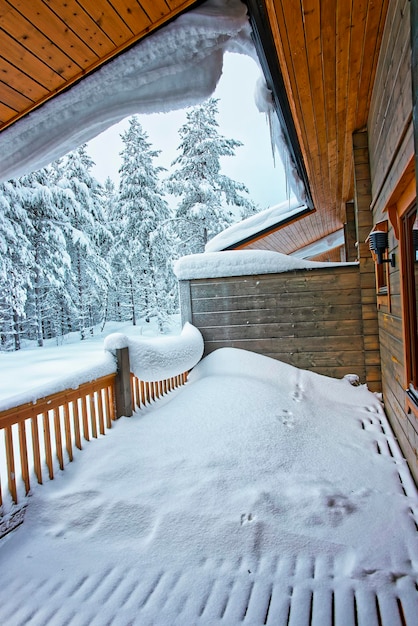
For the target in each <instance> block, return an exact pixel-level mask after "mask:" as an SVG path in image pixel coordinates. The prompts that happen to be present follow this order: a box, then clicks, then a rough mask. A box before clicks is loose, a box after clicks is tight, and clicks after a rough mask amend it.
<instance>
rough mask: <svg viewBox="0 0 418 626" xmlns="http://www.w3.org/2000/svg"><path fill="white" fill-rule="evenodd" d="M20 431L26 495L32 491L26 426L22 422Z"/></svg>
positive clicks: (21, 463) (21, 462) (21, 461)
mask: <svg viewBox="0 0 418 626" xmlns="http://www.w3.org/2000/svg"><path fill="white" fill-rule="evenodd" d="M18 429H19V448H20V468H21V472H22V480H23V483H24V485H25V495H26V496H27V495H28V493H29V491H30V479H29V465H28V446H27V443H26V425H25V422H24V421H23V420H22V421H21V422H19V424H18Z"/></svg>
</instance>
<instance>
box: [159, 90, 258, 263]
mask: <svg viewBox="0 0 418 626" xmlns="http://www.w3.org/2000/svg"><path fill="white" fill-rule="evenodd" d="M217 114H218V100H217V99H216V98H210V99H209V100H207V101H206V102H204V103H203V104H201V105H198V106H195V107H193V108H192V109H190V110H189V111H188V112H187V114H186V115H187V122H186V124H184V125H183V126H182V127H181V128H180V130H179V135H180V138H181V143H180V145H179V147H178V150H179V151H180V154H179V156H178V157H177V158H176V159H175V160H174V161H173V163H172V165H173V166H177V167H176V169H175V170H174V172H173V173H172V174H171V175H170V176H169V177H168V179H167V182H166V188H167V191H168V192H169V193H171V194H173V195H174V196H178V197H179V198H180V201H179V204H178V207H177V211H176V232H177V234H178V235H179V238H180V241H181V247H180V250H179V252H180V254H182V255H184V254H192V253H195V252H203V250H204V246H205V243H206V241H207V239H208V238H211V237H213V236H214V235H216V234H217V233H219V232H221V231H222V230H223V229H224V228H226V227H227V226H229V225H230V224H232V223H233V222H234V221H236V220H237V217H238V216H234V214H233V211H232V210H231V209H232V207H239V208H240V209H241V210H245V211H246V212H247V213H248V211H251V210H254V212H255V210H256V209H255V206H254V204H253V202H252V201H251V200H250V199H249V198H248V197H247V195H248V189H247V188H246V186H245V185H244V184H243V183H238V182H236V181H234V180H232V179H231V178H229V177H228V176H225V175H224V174H222V173H221V162H220V159H221V157H223V156H234V155H235V149H236V148H238V147H239V146H241V145H242V143H241V142H240V141H237V140H235V139H227V138H226V137H223V136H222V135H220V134H219V132H218V130H217V129H218V126H219V125H218V122H217V120H216V116H217Z"/></svg>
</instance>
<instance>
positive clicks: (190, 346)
mask: <svg viewBox="0 0 418 626" xmlns="http://www.w3.org/2000/svg"><path fill="white" fill-rule="evenodd" d="M121 348H129V359H130V366H131V372H132V373H133V374H135V376H137V378H139V379H140V380H143V381H144V382H154V381H157V380H165V379H168V378H172V377H175V376H177V375H179V374H182V373H183V372H186V371H189V370H190V369H192V367H194V366H195V365H196V364H197V363H198V362H199V361H200V359H201V358H202V355H203V350H204V343H203V337H202V335H201V333H200V331H199V330H198V329H197V328H196V327H195V326H192V324H189V322H186V324H185V325H184V327H183V330H182V331H181V333H180V335H178V336H173V337H171V336H170V337H152V338H147V339H143V338H140V339H138V338H128V337H126V335H122V334H120V333H113V334H112V335H109V336H108V337H107V338H106V340H105V349H106V350H108V351H109V352H112V353H115V351H116V350H117V349H121Z"/></svg>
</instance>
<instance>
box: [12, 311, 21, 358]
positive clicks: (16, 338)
mask: <svg viewBox="0 0 418 626" xmlns="http://www.w3.org/2000/svg"><path fill="white" fill-rule="evenodd" d="M13 339H14V345H15V350H20V329H19V314H18V312H17V311H16V309H13Z"/></svg>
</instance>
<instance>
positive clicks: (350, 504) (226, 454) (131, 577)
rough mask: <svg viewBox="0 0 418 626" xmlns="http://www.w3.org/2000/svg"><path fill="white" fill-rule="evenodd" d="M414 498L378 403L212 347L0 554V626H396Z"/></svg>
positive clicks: (80, 459)
mask: <svg viewBox="0 0 418 626" xmlns="http://www.w3.org/2000/svg"><path fill="white" fill-rule="evenodd" d="M417 514H418V500H417V493H416V490H415V487H414V484H413V482H412V480H411V478H410V474H409V471H408V468H407V467H406V464H405V462H404V461H403V459H402V457H401V455H400V452H399V449H398V447H397V444H396V442H395V440H394V438H393V436H392V434H391V431H390V429H389V427H388V425H387V422H386V419H385V416H384V412H383V409H382V407H381V405H380V403H379V401H378V399H377V398H376V396H375V395H373V394H371V393H369V392H368V391H367V389H365V388H364V387H354V386H352V385H350V383H349V382H348V381H347V380H342V381H337V380H333V379H329V378H325V377H321V376H319V375H316V374H312V373H309V372H305V371H301V370H297V369H295V368H293V367H291V366H289V365H285V364H283V363H279V362H277V361H273V360H271V359H268V358H266V357H263V356H260V355H256V354H252V353H248V352H243V351H238V350H233V349H223V350H219V351H218V352H214V353H212V354H211V355H210V356H209V357H207V358H206V359H204V360H203V361H202V362H201V363H200V364H199V365H198V366H197V368H196V369H195V370H194V372H193V373H192V374H191V376H190V382H189V383H188V384H187V386H186V387H185V388H183V389H181V390H179V391H177V392H175V393H174V394H173V395H172V396H171V398H168V399H167V400H165V401H164V400H163V401H161V403H160V404H156V405H154V406H153V407H151V408H149V409H147V410H146V411H143V412H141V413H138V414H136V415H135V416H134V417H133V418H129V419H127V418H122V419H121V420H120V421H119V422H118V423H117V424H116V427H115V428H114V429H112V431H111V432H110V433H109V434H108V435H106V436H105V437H103V438H101V439H100V440H99V441H97V442H94V443H89V444H87V445H86V448H85V450H83V451H82V452H80V453H79V454H78V455H77V457H76V459H75V462H74V463H72V464H70V465H69V466H68V467H67V469H66V470H65V472H62V473H61V474H60V475H58V477H57V478H56V480H54V481H53V482H50V483H48V484H47V485H44V486H43V487H37V488H36V489H35V490H34V494H33V497H32V498H30V499H29V503H28V507H27V512H26V518H25V522H24V524H23V525H22V526H21V527H20V528H18V529H17V530H16V531H14V532H13V533H11V534H10V535H8V537H7V538H6V539H5V540H3V541H2V543H1V544H0V565H1V572H2V581H1V585H0V623H1V624H7V625H8V626H18V625H25V626H26V625H48V626H49V625H53V626H64V625H71V626H75V625H86V626H87V625H88V626H93V625H100V626H101V625H105V624H114V625H116V626H125V625H128V624H137V625H139V626H148V625H151V624H153V625H156V626H173V625H174V624H179V625H181V626H192V625H200V624H207V625H210V626H212V625H216V624H222V625H226V626H233V625H235V624H247V625H249V626H258V625H259V624H274V625H276V626H280V625H288V624H289V625H291V626H307V625H316V626H328V625H329V626H331V625H334V626H336V625H340V626H361V625H364V626H379V625H381V624H384V625H385V626H403V625H404V624H408V625H409V626H413V625H416V624H417V623H418V591H417V589H418V587H417V580H418V579H417V577H418V532H417Z"/></svg>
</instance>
